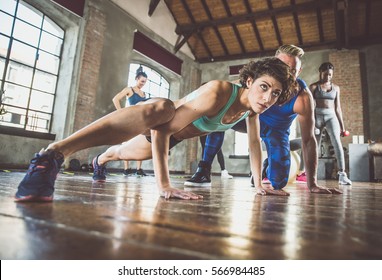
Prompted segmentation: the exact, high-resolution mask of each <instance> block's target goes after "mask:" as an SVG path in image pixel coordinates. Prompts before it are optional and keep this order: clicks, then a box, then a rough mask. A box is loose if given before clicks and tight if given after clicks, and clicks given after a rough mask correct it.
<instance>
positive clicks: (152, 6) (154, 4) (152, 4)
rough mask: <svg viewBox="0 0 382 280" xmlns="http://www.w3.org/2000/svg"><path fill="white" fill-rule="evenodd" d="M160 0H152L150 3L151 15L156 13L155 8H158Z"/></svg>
mask: <svg viewBox="0 0 382 280" xmlns="http://www.w3.org/2000/svg"><path fill="white" fill-rule="evenodd" d="M159 2H160V0H151V1H150V5H149V17H151V16H152V15H153V14H154V11H155V9H156V8H157V6H158V4H159Z"/></svg>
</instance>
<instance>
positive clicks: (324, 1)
mask: <svg viewBox="0 0 382 280" xmlns="http://www.w3.org/2000/svg"><path fill="white" fill-rule="evenodd" d="M182 2H184V1H182ZM331 3H332V0H320V1H318V2H315V1H314V2H305V3H301V4H298V5H294V6H285V7H280V8H275V9H272V10H265V11H259V12H252V13H249V14H246V15H238V16H232V17H229V18H222V19H216V20H206V21H202V22H198V23H192V24H182V25H179V26H178V27H177V28H176V29H175V32H176V33H177V34H183V33H187V32H190V31H193V32H195V31H196V30H197V29H201V28H206V27H211V26H219V25H228V24H232V23H236V24H237V23H239V22H247V21H251V20H255V19H262V18H269V17H270V16H272V15H273V16H276V15H279V14H282V13H293V12H295V13H297V12H302V11H305V10H314V9H317V7H328V5H330V4H331Z"/></svg>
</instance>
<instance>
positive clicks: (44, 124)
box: [26, 111, 51, 132]
mask: <svg viewBox="0 0 382 280" xmlns="http://www.w3.org/2000/svg"><path fill="white" fill-rule="evenodd" d="M50 118H51V116H50V114H44V113H39V112H34V111H29V113H28V123H27V127H26V129H27V130H33V131H38V132H48V131H49V123H50Z"/></svg>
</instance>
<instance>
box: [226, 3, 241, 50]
mask: <svg viewBox="0 0 382 280" xmlns="http://www.w3.org/2000/svg"><path fill="white" fill-rule="evenodd" d="M222 1H223V5H224V8H225V11H226V13H227V15H228V17H232V13H231V10H230V8H229V5H228V3H227V0H222ZM231 26H232V28H233V31H234V32H235V36H236V40H237V41H238V42H239V45H240V48H241V51H242V52H243V53H246V50H245V46H244V43H243V40H241V36H240V32H239V30H238V29H237V26H236V24H235V23H231Z"/></svg>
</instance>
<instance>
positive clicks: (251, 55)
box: [198, 40, 382, 63]
mask: <svg viewBox="0 0 382 280" xmlns="http://www.w3.org/2000/svg"><path fill="white" fill-rule="evenodd" d="M381 41H382V40H381ZM336 44H337V42H336V41H328V42H325V43H312V44H305V45H304V50H305V51H314V50H319V49H322V48H328V49H332V48H335V47H336ZM275 51H276V50H275V49H268V50H265V51H256V52H247V53H245V54H235V55H229V56H218V57H215V58H214V61H226V60H236V59H245V58H251V59H253V58H255V57H264V56H272V55H274V54H275ZM198 61H199V62H200V63H207V62H211V61H210V60H209V59H204V58H202V59H199V60H198Z"/></svg>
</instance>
